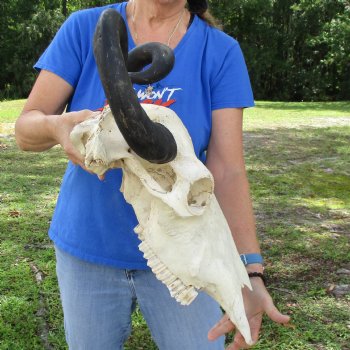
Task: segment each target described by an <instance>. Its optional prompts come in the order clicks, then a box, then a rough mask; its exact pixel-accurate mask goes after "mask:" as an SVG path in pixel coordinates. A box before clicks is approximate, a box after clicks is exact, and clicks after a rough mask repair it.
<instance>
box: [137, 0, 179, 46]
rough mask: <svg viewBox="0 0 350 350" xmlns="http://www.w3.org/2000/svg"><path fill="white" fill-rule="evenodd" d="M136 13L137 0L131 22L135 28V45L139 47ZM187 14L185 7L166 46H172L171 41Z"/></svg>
mask: <svg viewBox="0 0 350 350" xmlns="http://www.w3.org/2000/svg"><path fill="white" fill-rule="evenodd" d="M135 11H136V0H132V16H131V21H132V25H133V27H134V34H135V44H136V45H137V43H138V41H139V38H138V34H137V30H136V22H135ZM184 13H185V7H184V8H183V10H182V11H181V14H180V16H179V19H178V21H177V22H176V24H175V26H174V28H173V29H172V31H171V32H170V35H169V37H168V40H167V42H166V44H167V45H168V46H170V41H171V39H172V38H173V36H174V34H175V33H176V31H177V30H178V28H179V26H180V23H181V22H182V18H183V16H184Z"/></svg>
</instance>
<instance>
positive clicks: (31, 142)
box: [15, 110, 60, 152]
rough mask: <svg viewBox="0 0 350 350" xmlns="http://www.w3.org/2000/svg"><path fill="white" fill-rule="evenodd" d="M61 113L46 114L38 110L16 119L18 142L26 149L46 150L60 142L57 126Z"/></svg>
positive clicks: (20, 146)
mask: <svg viewBox="0 0 350 350" xmlns="http://www.w3.org/2000/svg"><path fill="white" fill-rule="evenodd" d="M59 117H60V116H59V115H46V114H44V113H42V112H40V111H38V110H32V111H28V112H25V113H23V114H22V115H21V116H20V117H19V118H18V119H17V121H16V125H15V135H16V142H17V144H18V146H19V148H21V149H22V150H24V151H35V152H40V151H45V150H47V149H49V148H51V147H53V146H54V145H56V144H57V143H58V141H57V139H56V133H55V130H56V127H57V125H56V124H57V120H58V118H59Z"/></svg>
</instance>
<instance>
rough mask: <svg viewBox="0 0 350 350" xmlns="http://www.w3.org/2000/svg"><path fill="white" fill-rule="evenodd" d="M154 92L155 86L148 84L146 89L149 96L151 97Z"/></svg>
mask: <svg viewBox="0 0 350 350" xmlns="http://www.w3.org/2000/svg"><path fill="white" fill-rule="evenodd" d="M152 92H153V86H152V85H148V86H147V88H146V90H145V93H146V96H147V98H150V97H151V94H152Z"/></svg>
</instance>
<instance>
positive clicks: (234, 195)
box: [215, 170, 262, 271]
mask: <svg viewBox="0 0 350 350" xmlns="http://www.w3.org/2000/svg"><path fill="white" fill-rule="evenodd" d="M215 195H216V197H217V199H218V202H219V204H220V207H221V209H222V211H223V213H224V215H225V217H226V220H227V222H228V224H229V227H230V229H231V232H232V236H233V239H234V241H235V244H236V247H237V249H238V252H239V253H240V254H249V253H260V245H259V242H258V239H257V236H256V225H255V218H254V213H253V208H252V202H251V199H250V192H249V183H248V180H247V176H246V173H245V172H244V171H243V170H242V171H239V172H235V173H231V174H225V173H223V174H220V175H219V176H216V178H215ZM248 267H249V270H252V271H260V270H262V266H261V265H260V264H256V265H255V264H254V265H249V266H248Z"/></svg>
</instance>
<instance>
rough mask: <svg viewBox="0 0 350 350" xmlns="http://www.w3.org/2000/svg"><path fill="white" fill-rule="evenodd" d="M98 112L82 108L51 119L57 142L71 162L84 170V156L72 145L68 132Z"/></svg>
mask: <svg viewBox="0 0 350 350" xmlns="http://www.w3.org/2000/svg"><path fill="white" fill-rule="evenodd" d="M98 114H100V112H93V111H91V110H88V109H84V110H82V111H79V112H67V113H63V114H61V115H57V116H55V119H54V120H53V128H54V131H53V132H54V135H55V139H56V141H57V143H59V144H60V145H61V146H62V148H63V150H64V152H65V153H66V155H67V157H68V159H69V160H71V161H72V163H73V164H75V165H80V166H81V167H82V168H84V169H85V170H86V168H85V166H84V157H83V156H82V155H81V154H80V153H79V152H78V151H77V150H76V148H75V147H74V146H73V144H72V142H71V140H70V133H71V131H72V130H73V128H74V127H75V126H76V125H78V124H79V123H81V122H83V121H84V120H87V119H89V118H92V117H94V116H96V115H98Z"/></svg>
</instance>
